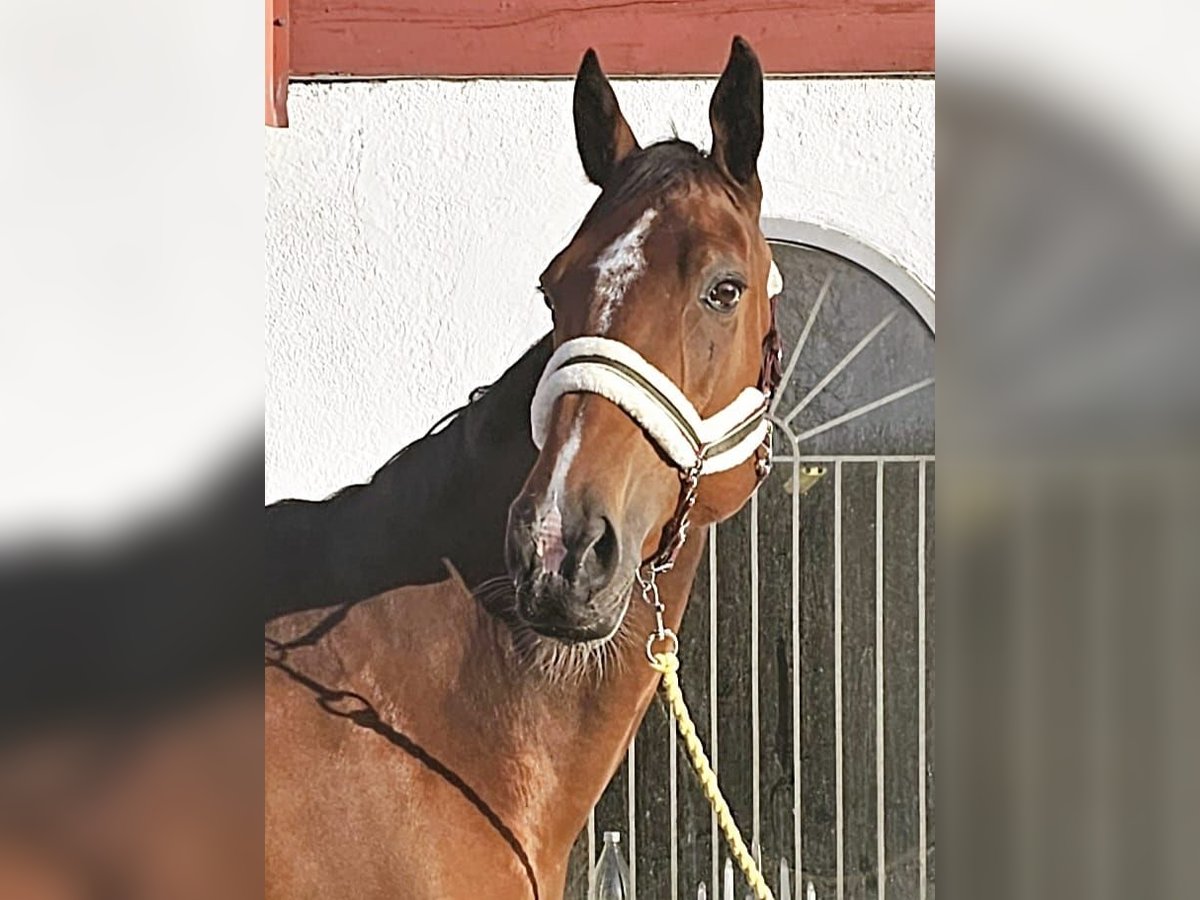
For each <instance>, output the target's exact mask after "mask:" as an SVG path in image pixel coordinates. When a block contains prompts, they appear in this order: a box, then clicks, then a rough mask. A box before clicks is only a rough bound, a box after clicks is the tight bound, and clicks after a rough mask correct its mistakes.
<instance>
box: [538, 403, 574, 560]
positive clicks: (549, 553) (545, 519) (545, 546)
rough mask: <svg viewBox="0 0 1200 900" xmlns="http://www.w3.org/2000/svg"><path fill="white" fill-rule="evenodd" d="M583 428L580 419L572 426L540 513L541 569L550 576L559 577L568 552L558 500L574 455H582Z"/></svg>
mask: <svg viewBox="0 0 1200 900" xmlns="http://www.w3.org/2000/svg"><path fill="white" fill-rule="evenodd" d="M581 426H582V422H581V421H580V420H579V419H578V418H577V419H576V420H575V422H574V424H573V425H572V426H571V433H570V434H569V435H568V436H567V440H566V443H564V444H563V445H562V448H561V449H560V450H559V451H558V458H557V459H555V460H554V471H553V472H552V473H551V474H550V484H549V486H548V487H547V488H546V496H545V498H544V499H543V500H542V508H541V510H540V511H539V516H538V529H537V552H538V556H540V557H541V559H542V568H543V569H545V570H546V571H547V572H549V573H551V574H557V573H558V570H559V569H560V568H561V567H562V563H563V559H564V558H566V555H567V548H566V547H565V546H564V545H563V533H562V525H563V516H562V508H561V506H560V504H559V499H560V498H561V497H562V496H563V493H564V492H565V488H566V484H567V473H568V472H569V471H570V470H571V463H572V462H574V461H575V454H576V453H578V452H579V443H580V428H581Z"/></svg>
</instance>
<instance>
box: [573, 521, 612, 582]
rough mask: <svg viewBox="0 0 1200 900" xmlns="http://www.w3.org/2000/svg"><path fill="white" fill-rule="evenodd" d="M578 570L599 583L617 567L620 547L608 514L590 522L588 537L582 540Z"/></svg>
mask: <svg viewBox="0 0 1200 900" xmlns="http://www.w3.org/2000/svg"><path fill="white" fill-rule="evenodd" d="M580 543H581V544H582V549H581V551H580V553H579V563H578V567H577V568H578V571H580V572H581V573H586V574H587V577H588V580H590V581H592V582H593V583H598V582H600V581H602V580H603V579H605V578H607V577H608V576H609V575H610V574H611V573H612V571H613V569H615V568H616V565H617V555H618V552H619V547H618V545H617V532H616V529H615V528H613V525H612V522H610V521H609V520H608V517H607V516H595V517H594V518H593V519H592V520H591V522H590V523H589V526H588V529H587V532H586V538H585V540H583V541H581V542H580Z"/></svg>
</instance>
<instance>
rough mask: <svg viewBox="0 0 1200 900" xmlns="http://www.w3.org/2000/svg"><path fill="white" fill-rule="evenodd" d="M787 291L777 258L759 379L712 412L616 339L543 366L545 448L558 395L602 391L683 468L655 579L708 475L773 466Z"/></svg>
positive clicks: (540, 394)
mask: <svg viewBox="0 0 1200 900" xmlns="http://www.w3.org/2000/svg"><path fill="white" fill-rule="evenodd" d="M782 290H783V277H782V276H781V275H780V273H779V269H778V268H777V267H776V265H775V263H774V262H772V263H771V270H770V274H769V276H768V277H767V297H768V301H769V303H770V307H771V326H770V329H769V331H768V333H767V337H766V339H765V340H764V341H763V363H762V370H761V374H760V377H759V383H758V385H756V386H753V387H746V388H744V389H743V390H742V392H741V393H740V394H738V395H737V396H736V397H735V398H734V399H733V401H732V402H731V403H729V404H728V405H727V406H725V407H723V408H722V409H719V410H717V411H716V412H715V413H713V414H712V415H711V416H709V417H708V418H702V417H701V415H700V413H699V412H697V410H696V407H695V406H693V405H692V402H691V401H690V400H688V398H687V396H686V395H685V394H684V393H683V391H681V390H680V389H679V387H678V386H677V385H676V384H675V383H674V382H673V381H671V379H670V378H668V377H667V376H666V375H665V374H663V372H661V371H660V370H659V369H658V368H656V367H655V366H654V365H652V364H651V363H650V362H648V361H647V360H646V359H645V357H643V356H642V355H641V354H640V353H638V352H637V351H636V350H634V349H633V348H632V347H630V346H629V345H628V344H623V343H621V342H620V341H615V340H612V339H611V338H603V337H579V338H575V339H573V340H570V341H566V342H564V343H563V344H562V345H561V346H560V347H559V348H558V349H557V350H555V351H554V354H553V355H552V356H551V357H550V360H549V362H547V363H546V368H545V370H544V371H543V372H542V377H541V380H540V381H539V382H538V386H537V390H536V391H535V392H534V395H533V404H532V408H531V410H530V425H531V431H532V435H533V443H534V444H535V445H536V446H537V448H538V449H539V450H540V449H541V448H542V446H543V445H544V444H545V442H546V435H547V432H548V430H549V428H550V416H551V412H552V411H553V409H554V401H556V400H557V399H558V398H559V397H561V396H562V395H563V394H571V393H590V394H599V395H600V396H601V397H604V398H605V399H606V400H609V401H610V402H612V403H615V404H616V405H617V406H619V407H620V408H621V409H622V410H624V411H625V414H626V415H628V416H629V417H630V418H631V419H633V420H634V421H635V422H636V423H637V424H638V425H639V426H640V427H641V429H642V431H644V432H645V433H646V435H647V437H649V438H650V440H651V441H653V442H654V443H655V444H656V445H657V446H658V447H659V449H661V450H662V452H663V453H664V454H665V455H666V457H667V458H668V459H669V460H670V461H671V462H672V463H673V464H674V465H675V467H676V468H677V469H678V470H679V473H680V478H681V481H682V488H681V491H680V496H679V503H678V504H677V506H676V510H675V514H674V515H673V516H672V518H671V520H670V521H669V522H668V523H667V525H666V527H665V528H664V530H663V536H662V540H661V542H660V544H659V548H658V551H657V552H656V553H655V554H654V556H652V557H651V558H650V559H649V560H647V561H646V563H644V564H643V567H642V568H643V569H645V570H646V571H647V572H648V573H649V576H650V582H649V583H650V584H651V585H653V579H652V576H653V575H654V574H657V573H659V572H665V571H667V570H668V569H669V568H671V566H672V565H673V564H674V562H675V557H676V555H677V554H678V553H679V549H680V547H682V546H683V542H684V540H685V539H686V536H687V525H688V513H689V512H690V511H691V508H692V506H693V505H694V504H695V502H696V489H697V486H698V484H699V479H700V476H701V475H710V474H713V473H716V472H724V471H727V470H729V469H732V468H734V467H735V466H738V465H740V464H741V463H743V462H745V461H746V460H748V459H750V458H751V457H753V456H755V455H756V454H757V456H758V466H757V470H756V471H757V474H758V477H759V480H760V481H761V480H762V478H764V477H765V476H766V474H767V472H768V471H769V470H770V465H771V423H770V422H769V421H768V420H767V411H768V406H769V404H770V400H771V396H772V394H773V393H774V392H775V389H776V387H777V386H778V381H779V367H780V345H779V335H778V332H777V330H776V324H775V299H776V297H777V296H778V295H779V293H780V292H781V291H782ZM645 584H646V582H645V581H644V582H643V585H645Z"/></svg>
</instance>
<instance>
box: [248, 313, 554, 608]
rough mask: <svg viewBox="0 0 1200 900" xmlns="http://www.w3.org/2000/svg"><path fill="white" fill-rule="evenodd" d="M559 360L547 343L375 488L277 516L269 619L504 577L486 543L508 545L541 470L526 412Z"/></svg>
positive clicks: (393, 463)
mask: <svg viewBox="0 0 1200 900" xmlns="http://www.w3.org/2000/svg"><path fill="white" fill-rule="evenodd" d="M551 350H552V340H551V336H550V335H546V336H545V337H544V338H543V339H542V340H540V341H539V342H538V343H536V344H535V345H534V346H533V347H531V348H530V349H529V350H527V351H526V352H525V354H524V355H522V357H521V358H520V359H519V360H518V361H517V362H516V363H515V364H514V365H513V366H511V367H510V368H509V369H508V370H507V371H506V372H505V373H504V374H503V375H502V376H500V378H499V379H498V380H497V381H496V382H495V383H494V384H493V385H491V386H490V387H489V388H487V389H486V390H484V391H483V392H482V394H481V395H480V396H475V397H474V398H473V399H472V401H471V402H469V403H468V404H467V405H466V406H464V407H462V408H461V409H459V410H456V411H455V412H453V413H451V414H449V416H447V417H446V418H444V419H443V420H441V421H440V422H439V423H438V424H437V425H435V426H434V427H433V428H432V429H431V430H430V432H429V433H428V434H426V435H425V436H424V437H422V438H420V439H418V440H416V441H414V442H413V443H411V444H409V445H408V446H407V447H405V448H404V449H402V450H400V451H399V452H398V453H396V454H395V455H394V456H393V457H392V458H391V459H389V460H388V461H387V462H386V463H385V464H384V465H383V466H382V467H381V468H380V469H379V470H378V471H377V472H376V473H375V474H374V475H373V476H372V477H371V479H370V481H368V482H367V483H365V484H354V485H349V486H347V487H344V488H342V489H340V490H339V491H337V492H336V493H334V494H332V495H331V496H329V497H327V498H326V499H324V500H318V501H310V500H281V501H279V502H277V503H273V504H271V505H270V506H268V507H267V508H266V535H265V537H266V556H265V560H266V572H265V575H266V578H265V583H266V619H267V620H268V621H270V620H271V619H273V618H276V617H278V616H281V615H285V614H287V613H293V612H299V611H302V610H309V609H317V608H321V607H328V606H334V605H336V604H342V603H347V602H354V601H358V600H363V599H366V598H368V597H373V596H375V595H377V594H379V593H382V592H383V591H386V590H390V589H393V588H396V587H400V586H402V585H410V584H428V583H431V582H434V581H439V580H441V579H442V578H444V577H445V575H446V568H445V563H444V562H443V560H447V559H448V560H451V561H452V562H453V563H454V566H455V568H456V569H458V571H459V572H460V573H461V574H462V575H463V577H464V578H465V579H466V580H467V582H468V583H472V582H473V580H481V579H482V578H483V577H486V576H487V575H495V574H497V573H499V572H502V571H503V540H502V539H501V540H491V541H481V540H479V535H480V534H481V533H482V532H483V531H484V530H486V529H487V528H489V527H493V526H494V527H496V528H497V531H496V534H497V535H503V527H504V522H505V521H506V517H507V510H508V504H509V502H511V500H512V498H513V497H515V496H516V494H517V492H518V491H519V490H520V487H521V484H522V482H523V481H524V479H525V476H526V474H528V471H529V469H530V468H531V467H532V465H533V462H534V459H535V456H536V451H535V449H534V447H533V442H532V440H531V439H530V437H529V404H530V401H531V399H532V397H533V392H534V388H535V387H536V386H537V381H538V378H539V377H540V375H541V373H542V369H543V368H544V367H545V365H546V361H547V360H548V359H549V357H550V352H551ZM476 394H479V392H476ZM447 420H448V421H447ZM442 422H446V424H445V425H444V427H441V428H440V429H439V427H438V425H441V424H442ZM464 523H471V525H470V526H464Z"/></svg>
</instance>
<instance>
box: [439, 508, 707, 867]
mask: <svg viewBox="0 0 1200 900" xmlns="http://www.w3.org/2000/svg"><path fill="white" fill-rule="evenodd" d="M702 535H703V532H702V531H700V530H699V529H698V530H697V533H696V537H695V539H694V540H693V541H691V542H689V543H688V544H686V545H685V546H684V548H683V550H682V552H681V553H680V556H679V558H678V560H677V562H676V565H675V568H674V569H673V570H672V571H671V572H669V573H666V574H665V575H662V576H660V578H659V588H660V595H661V597H662V599H663V601H664V603H665V605H666V612H665V615H664V619H665V622H666V624H667V625H668V627H670V628H672V629H673V630H675V631H678V629H679V625H680V621H681V620H682V618H683V613H684V609H685V607H686V605H687V600H688V596H689V594H690V592H691V586H692V581H693V579H694V577H695V573H696V568H697V566H698V564H699V560H700V557H701V555H702V551H703V547H704V540H703V537H702ZM476 621H477V623H478V624H477V627H476V629H475V630H474V633H473V634H471V635H470V636H469V637H468V638H467V639H466V646H467V647H468V648H469V649H468V651H467V653H466V654H465V655H464V658H463V660H462V664H461V665H460V668H459V672H458V677H457V683H456V685H455V688H454V690H453V692H452V693H450V694H449V695H448V696H447V697H446V698H445V702H446V705H447V706H448V707H449V708H450V709H449V711H448V714H447V715H446V717H445V721H448V722H451V723H458V725H457V726H456V727H460V728H461V729H462V732H463V733H462V734H461V735H459V740H462V741H464V742H465V744H466V745H468V746H469V745H475V746H477V747H478V748H480V750H483V751H486V757H487V759H488V760H489V764H493V765H503V766H506V767H513V770H512V771H506V772H504V773H500V774H502V776H503V777H499V778H497V777H495V775H496V774H497V773H494V772H493V773H487V774H491V775H492V776H493V777H491V778H489V783H490V785H492V786H493V787H494V788H495V789H496V790H497V791H498V792H499V793H500V794H503V796H498V797H496V798H495V799H496V802H497V806H498V808H499V809H502V810H503V814H504V815H506V816H508V817H511V819H512V820H513V822H514V825H515V826H516V829H515V830H518V831H523V832H525V834H526V835H527V836H528V837H529V838H531V839H532V841H531V842H532V844H533V845H535V846H537V847H539V848H541V849H542V851H543V852H544V854H545V856H544V858H545V859H547V860H551V861H553V860H565V859H566V855H567V853H568V852H569V850H570V847H571V845H572V843H573V842H574V840H575V837H576V836H577V835H578V834H579V832H580V830H581V829H582V828H583V826H584V825H585V824H586V822H587V816H588V812H589V811H590V810H591V808H592V807H593V806H594V805H595V803H596V801H597V800H599V798H600V795H601V793H602V792H603V791H604V788H605V786H606V785H607V784H608V782H609V780H610V779H611V778H612V776H613V773H614V772H615V771H616V769H617V767H618V766H619V765H620V763H621V760H622V758H623V757H624V754H625V751H626V749H627V747H628V746H629V742H630V740H631V739H632V738H633V736H634V734H635V733H636V732H637V729H638V726H639V725H640V724H641V720H642V717H643V716H644V714H645V712H646V709H647V707H648V705H649V703H650V700H651V699H652V697H653V696H654V692H655V689H656V687H657V685H658V682H659V675H658V673H657V672H655V671H654V670H653V669H651V668H650V665H649V663H648V661H647V660H646V656H645V639H646V636H647V635H649V633H650V632H651V630H652V629H653V627H654V617H653V614H652V611H651V609H650V607H649V605H648V604H646V603H643V602H642V601H641V599H640V598H639V597H638V596H637V595H635V596H634V597H633V599H632V601H631V605H630V610H629V613H628V615H627V617H626V620H625V623H624V625H623V628H622V633H621V635H620V636H619V638H618V639H617V644H616V648H617V649H616V654H615V658H613V659H611V660H610V661H608V662H607V663H606V665H605V667H604V671H603V674H602V675H599V674H596V673H594V672H593V673H592V674H591V675H588V674H584V675H582V676H580V677H577V678H571V679H564V680H562V681H556V680H555V679H554V678H553V674H552V673H548V672H547V671H546V670H544V669H543V668H540V667H538V666H535V665H530V664H529V663H528V661H527V660H526V661H518V660H517V659H516V658H515V656H514V653H513V649H512V638H511V635H510V634H509V633H508V632H507V629H506V627H505V626H503V625H500V624H499V623H496V622H494V621H489V620H488V617H486V616H479V617H477V619H476ZM483 774H484V773H481V775H483Z"/></svg>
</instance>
